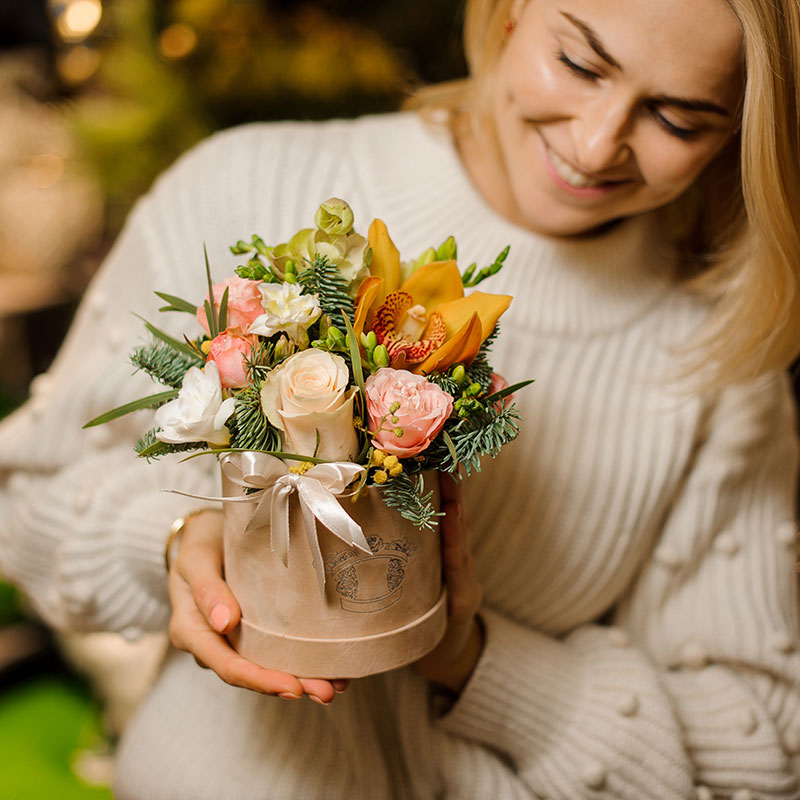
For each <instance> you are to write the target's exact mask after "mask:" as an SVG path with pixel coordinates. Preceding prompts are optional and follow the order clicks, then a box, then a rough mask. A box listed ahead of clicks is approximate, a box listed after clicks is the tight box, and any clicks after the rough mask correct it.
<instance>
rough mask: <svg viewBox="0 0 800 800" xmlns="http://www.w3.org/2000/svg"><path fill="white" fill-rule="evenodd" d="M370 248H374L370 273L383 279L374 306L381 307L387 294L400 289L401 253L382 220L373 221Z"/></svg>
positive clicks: (370, 232)
mask: <svg viewBox="0 0 800 800" xmlns="http://www.w3.org/2000/svg"><path fill="white" fill-rule="evenodd" d="M368 238H369V246H370V247H371V248H372V263H371V264H370V267H369V271H370V273H371V274H372V275H377V276H378V277H379V278H383V287H382V288H381V290H380V291H379V292H378V295H377V297H376V299H375V302H374V303H373V305H374V306H375V307H377V306H379V305H380V304H381V303H383V301H384V300H385V299H386V295H387V294H391V292H395V291H397V289H398V288H399V287H400V253H399V251H398V250H397V248H396V247H395V244H394V242H393V241H392V240H391V237H390V236H389V231H388V230H386V224H385V223H384V221H383V220H382V219H374V220H372V224H371V225H370V226H369V235H368Z"/></svg>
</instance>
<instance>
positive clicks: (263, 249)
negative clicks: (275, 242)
mask: <svg viewBox="0 0 800 800" xmlns="http://www.w3.org/2000/svg"><path fill="white" fill-rule="evenodd" d="M237 244H238V243H237ZM251 246H252V247H255V249H256V251H257V252H258V253H260V254H261V255H262V256H268V255H269V254H270V250H271V249H272V248H270V247H267V244H266V242H265V241H264V240H263V239H262V238H261V237H260V236H258V235H257V234H255V233H254V234H253V244H252V245H251Z"/></svg>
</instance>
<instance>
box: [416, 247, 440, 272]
mask: <svg viewBox="0 0 800 800" xmlns="http://www.w3.org/2000/svg"><path fill="white" fill-rule="evenodd" d="M431 261H436V250H434V249H433V248H432V247H429V248H428V249H427V250H426V251H425V252H424V253H421V254H420V256H419V258H417V260H416V261H415V262H414V269H419V268H420V267H424V266H425V265H426V264H430V263H431Z"/></svg>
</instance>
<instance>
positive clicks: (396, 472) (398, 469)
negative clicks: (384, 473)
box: [389, 462, 403, 478]
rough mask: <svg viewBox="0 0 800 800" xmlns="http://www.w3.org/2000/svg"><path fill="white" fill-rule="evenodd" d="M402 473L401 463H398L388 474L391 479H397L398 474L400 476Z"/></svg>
mask: <svg viewBox="0 0 800 800" xmlns="http://www.w3.org/2000/svg"><path fill="white" fill-rule="evenodd" d="M402 471H403V465H402V464H401V463H399V462H398V463H397V464H395V465H394V466H393V467H392V468H391V469H390V470H389V474H390V475H391V476H392V477H393V478H396V477H397V476H398V475H399V474H400V473H401V472H402Z"/></svg>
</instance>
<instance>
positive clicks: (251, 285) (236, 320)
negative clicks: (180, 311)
mask: <svg viewBox="0 0 800 800" xmlns="http://www.w3.org/2000/svg"><path fill="white" fill-rule="evenodd" d="M258 285H259V281H251V280H248V279H247V278H240V277H239V276H238V275H234V276H233V277H232V278H228V280H226V281H223V282H222V283H217V284H215V285H214V286H213V287H212V289H213V291H214V305H215V307H216V312H217V313H219V304H220V303H221V302H222V295H223V293H224V292H225V289H226V288H227V290H228V319H227V324H226V330H228V331H230V332H231V333H234V334H239V335H241V336H243V335H244V334H246V333H247V329H248V328H249V327H250V325H251V324H252V323H253V320H254V319H255V318H256V317H258V316H260V315H261V314H263V313H264V307H263V306H262V305H261V292H260V291H259V289H258ZM197 321H198V322H199V323H200V324H201V325H202V326H203V328H204V330H205V332H206V333H210V331H209V330H208V320H206V311H205V308H204V307H203V304H202V303H201V304H200V305H199V306H198V307H197Z"/></svg>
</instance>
